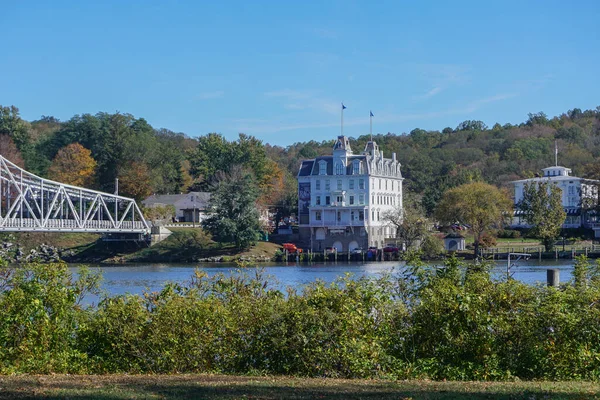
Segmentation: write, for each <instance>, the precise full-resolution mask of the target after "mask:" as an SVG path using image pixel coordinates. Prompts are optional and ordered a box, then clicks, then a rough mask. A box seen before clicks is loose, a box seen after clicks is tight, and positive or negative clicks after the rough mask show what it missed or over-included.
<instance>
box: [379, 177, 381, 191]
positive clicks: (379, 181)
mask: <svg viewBox="0 0 600 400" xmlns="http://www.w3.org/2000/svg"><path fill="white" fill-rule="evenodd" d="M379 190H381V179H379Z"/></svg>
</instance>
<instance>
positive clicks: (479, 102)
mask: <svg viewBox="0 0 600 400" xmlns="http://www.w3.org/2000/svg"><path fill="white" fill-rule="evenodd" d="M431 91H433V89H432V90H431ZM431 91H430V92H431ZM434 94H435V93H434ZM265 95H266V96H271V97H295V98H296V99H298V98H299V99H311V97H310V96H311V95H309V92H307V91H294V90H289V89H285V90H281V91H277V92H269V93H265ZM516 96H518V93H500V94H496V95H493V96H488V97H483V98H480V99H476V100H473V101H471V102H469V103H467V104H465V105H463V106H462V107H457V108H448V109H441V110H436V111H429V112H422V113H405V114H395V113H389V112H388V113H386V112H378V113H377V116H376V117H375V119H374V121H376V122H377V125H378V126H382V124H383V129H382V131H388V130H389V131H393V130H394V127H393V126H389V125H392V124H395V123H401V122H407V121H422V120H429V119H434V118H439V117H446V116H451V115H466V114H470V113H473V112H475V111H477V110H478V109H480V108H482V107H483V106H485V105H487V104H490V103H494V102H498V101H504V100H508V99H510V98H513V97H516ZM331 107H332V110H331V111H332V112H335V113H336V114H337V115H339V112H340V104H339V103H335V104H332V106H331ZM286 108H288V109H304V108H308V107H304V106H303V105H299V104H295V103H290V104H288V105H287V106H286ZM368 123H369V120H368V118H366V117H360V118H359V117H355V118H344V127H348V128H349V127H354V126H363V127H366V126H367V125H368ZM385 125H388V126H389V127H387V128H386V127H385ZM319 128H337V129H339V128H340V122H339V119H335V120H334V119H328V120H327V121H323V120H321V121H316V120H315V121H313V122H297V121H289V120H286V118H285V117H283V116H280V117H275V118H273V119H238V120H235V121H234V126H233V129H235V130H237V131H238V132H245V133H248V134H259V135H268V134H275V133H280V132H286V131H295V130H309V129H319ZM349 134H352V133H350V132H349Z"/></svg>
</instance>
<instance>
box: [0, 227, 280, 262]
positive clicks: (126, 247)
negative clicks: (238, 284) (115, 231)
mask: <svg viewBox="0 0 600 400" xmlns="http://www.w3.org/2000/svg"><path fill="white" fill-rule="evenodd" d="M0 241H1V242H2V245H1V246H0V258H2V259H4V260H6V261H8V262H11V263H12V262H28V261H34V260H36V261H42V262H53V261H57V260H59V259H61V260H64V261H66V262H69V263H81V264H102V263H108V264H124V263H143V262H148V263H161V262H164V263H172V262H184V263H187V262H199V261H207V262H234V261H236V260H246V261H252V262H264V261H272V260H273V259H274V257H275V254H276V253H277V251H278V250H280V249H281V246H279V245H277V244H275V243H269V242H258V243H257V244H256V245H255V246H252V247H251V248H250V249H247V250H243V251H240V250H239V249H236V248H234V246H233V245H231V244H223V245H221V244H219V243H216V242H214V241H212V240H210V239H209V238H208V237H206V236H205V235H204V234H203V233H202V231H201V230H199V229H194V228H174V229H173V234H172V235H171V236H169V237H168V238H167V239H166V240H164V241H162V242H160V243H157V244H156V245H154V246H151V247H149V246H148V245H147V244H146V243H142V242H133V241H124V242H106V241H103V240H102V235H100V234H95V233H45V232H12V233H4V234H1V236H0Z"/></svg>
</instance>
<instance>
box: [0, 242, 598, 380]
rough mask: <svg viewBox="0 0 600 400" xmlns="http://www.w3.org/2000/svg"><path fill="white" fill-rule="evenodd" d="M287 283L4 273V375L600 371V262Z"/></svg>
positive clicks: (45, 270)
mask: <svg viewBox="0 0 600 400" xmlns="http://www.w3.org/2000/svg"><path fill="white" fill-rule="evenodd" d="M419 257H420V254H419V253H416V252H407V253H406V254H405V260H406V263H407V265H408V266H407V267H405V268H403V269H401V270H400V271H398V272H396V273H394V274H388V275H386V276H382V277H380V278H378V279H367V278H362V279H359V280H353V279H352V278H351V277H350V276H346V277H344V278H341V279H339V280H338V281H336V282H334V283H332V284H325V283H323V282H319V281H317V282H314V283H312V284H309V285H307V286H305V287H303V288H301V289H300V290H294V289H288V290H287V293H285V294H284V293H282V292H281V291H279V290H278V289H276V286H275V284H276V282H274V281H273V280H272V279H271V278H270V277H268V276H265V275H264V272H263V270H262V269H260V268H246V267H244V266H243V265H242V264H240V266H242V268H239V269H238V270H237V271H234V272H233V273H231V274H230V275H223V274H218V275H215V276H212V277H209V276H208V275H207V274H206V273H203V272H201V271H196V273H195V275H194V276H193V277H192V279H191V281H190V282H189V283H188V284H185V285H179V284H168V285H166V286H165V287H164V288H163V289H162V290H161V291H159V292H153V293H146V294H145V295H144V296H132V295H126V296H114V297H106V298H103V299H102V300H101V301H100V303H99V304H98V306H97V307H96V308H94V309H91V308H83V307H81V306H80V301H81V297H82V296H84V295H85V294H86V293H90V292H93V293H97V287H98V279H99V277H98V276H97V275H92V274H89V273H88V272H86V270H82V272H80V274H79V278H78V279H73V277H72V276H71V274H70V273H69V270H68V269H67V267H66V265H64V264H50V265H39V264H30V265H27V266H25V267H24V268H18V269H16V268H7V267H4V268H2V270H1V272H0V372H1V373H52V372H69V373H191V372H219V373H238V374H240V373H242V374H246V373H260V374H291V375H299V376H315V377H320V376H330V377H344V378H354V377H363V378H371V377H389V378H401V379H406V378H430V379H454V380H458V379H460V380H503V379H506V380H510V379H515V378H521V379H550V380H565V379H588V380H597V379H599V378H600V278H598V277H599V276H600V274H599V273H598V271H599V270H600V267H598V264H596V265H594V266H591V265H590V264H589V263H588V261H587V259H585V257H581V258H579V259H578V261H577V264H578V266H577V269H576V271H575V273H574V276H575V278H574V281H573V282H571V283H568V284H565V285H563V286H562V287H561V288H552V287H550V288H549V287H545V286H532V285H526V284H523V283H521V282H517V281H514V280H508V281H494V280H492V279H491V277H490V274H489V269H490V268H489V265H488V264H475V265H474V264H469V265H470V267H469V268H467V267H466V265H463V264H462V262H461V261H460V260H459V259H457V258H456V257H455V256H453V255H451V256H450V257H448V258H447V259H446V260H445V261H444V263H443V264H442V265H438V266H428V265H425V264H424V263H422V262H421V261H420V258H419Z"/></svg>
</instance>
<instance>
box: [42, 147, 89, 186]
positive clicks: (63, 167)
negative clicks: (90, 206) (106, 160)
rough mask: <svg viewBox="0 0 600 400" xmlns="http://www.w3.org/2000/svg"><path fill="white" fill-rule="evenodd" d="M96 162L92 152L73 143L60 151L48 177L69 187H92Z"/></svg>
mask: <svg viewBox="0 0 600 400" xmlns="http://www.w3.org/2000/svg"><path fill="white" fill-rule="evenodd" d="M95 171H96V160H94V158H93V157H92V153H91V151H90V150H88V149H86V148H85V147H83V146H82V145H80V144H79V143H71V144H70V145H68V146H65V147H63V148H62V149H60V150H59V151H58V153H57V154H56V157H54V160H52V165H50V168H49V169H48V176H49V177H50V179H53V180H55V181H58V182H62V183H66V184H69V185H75V186H82V187H90V186H91V185H92V184H93V183H94V173H95Z"/></svg>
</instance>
